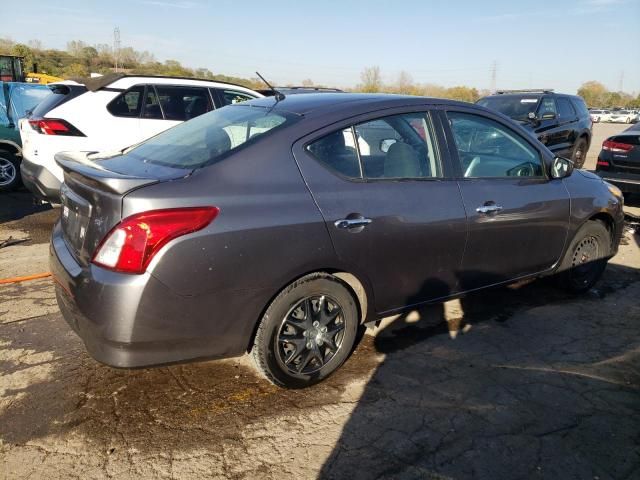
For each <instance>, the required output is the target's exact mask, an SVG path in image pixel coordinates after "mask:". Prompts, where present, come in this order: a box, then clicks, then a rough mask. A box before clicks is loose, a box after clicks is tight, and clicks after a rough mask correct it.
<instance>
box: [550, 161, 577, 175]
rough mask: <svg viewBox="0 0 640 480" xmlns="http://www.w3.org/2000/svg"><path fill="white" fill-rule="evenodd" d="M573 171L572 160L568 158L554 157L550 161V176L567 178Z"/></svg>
mask: <svg viewBox="0 0 640 480" xmlns="http://www.w3.org/2000/svg"><path fill="white" fill-rule="evenodd" d="M571 173H573V162H572V161H571V160H569V159H568V158H562V157H556V158H554V159H553V162H552V163H551V178H567V177H568V176H569V175H571Z"/></svg>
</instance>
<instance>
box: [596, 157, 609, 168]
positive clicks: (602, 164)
mask: <svg viewBox="0 0 640 480" xmlns="http://www.w3.org/2000/svg"><path fill="white" fill-rule="evenodd" d="M596 165H597V166H598V167H609V166H610V165H609V162H608V161H607V160H602V159H600V158H599V159H598V161H597V162H596Z"/></svg>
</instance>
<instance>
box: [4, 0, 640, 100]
mask: <svg viewBox="0 0 640 480" xmlns="http://www.w3.org/2000/svg"><path fill="white" fill-rule="evenodd" d="M0 11H2V12H3V13H2V17H3V20H2V27H1V28H0V36H8V37H10V38H11V39H13V40H15V41H19V42H27V41H28V40H31V39H39V40H41V41H42V42H43V44H44V45H45V46H47V47H53V48H64V47H65V45H66V42H67V41H69V40H84V41H85V42H87V43H89V44H96V43H112V42H113V29H114V27H115V26H118V27H119V28H120V36H121V43H122V46H132V47H134V48H135V49H137V50H149V51H150V52H151V53H153V54H154V55H155V56H156V58H157V59H159V60H161V61H164V60H166V59H175V60H178V61H180V62H181V63H183V64H184V65H186V66H189V67H206V68H209V69H210V70H211V71H213V72H214V73H224V74H228V75H239V76H243V77H251V76H255V75H254V73H253V72H255V71H256V70H259V71H260V73H262V74H263V75H265V76H266V77H267V78H269V79H272V80H273V82H274V83H276V84H286V83H300V82H301V81H302V80H303V79H305V78H311V79H312V80H314V81H315V82H316V83H322V84H326V85H331V86H337V87H349V86H354V85H355V84H357V83H358V82H359V80H360V72H361V71H362V69H363V68H365V67H367V66H372V65H378V66H379V67H380V68H381V71H382V74H383V77H384V80H385V81H389V82H391V81H393V80H394V79H395V78H396V77H397V76H398V74H399V72H400V71H402V70H405V71H407V72H408V73H409V74H410V75H411V76H412V78H413V80H414V81H416V82H422V83H435V84H440V85H444V86H453V85H460V84H465V85H469V86H474V87H477V88H488V87H490V85H491V70H492V64H493V62H494V61H495V62H496V64H497V74H496V84H497V87H498V88H530V87H544V88H555V89H556V90H558V91H566V92H569V93H572V92H575V91H576V89H577V88H578V87H579V86H580V84H581V83H582V82H584V81H587V80H598V81H600V82H602V83H604V84H605V85H606V86H607V87H608V88H609V89H611V90H617V89H618V88H619V85H620V79H621V76H623V89H624V91H627V92H635V94H638V93H640V0H537V1H515V0H512V1H507V0H477V1H471V0H458V1H456V0H448V1H439V0H419V1H413V0H411V1H409V0H406V1H404V0H366V1H362V0H351V1H350V0H341V1H337V0H320V1H293V0H290V1H285V0H266V1H265V0H262V1H259V2H257V1H254V0H242V1H239V0H236V1H233V0H218V1H206V0H109V1H92V0H84V1H77V0H76V1H74V2H63V1H57V2H51V1H50V0H46V1H44V0H43V1H39V0H30V1H22V2H21V1H16V0H0Z"/></svg>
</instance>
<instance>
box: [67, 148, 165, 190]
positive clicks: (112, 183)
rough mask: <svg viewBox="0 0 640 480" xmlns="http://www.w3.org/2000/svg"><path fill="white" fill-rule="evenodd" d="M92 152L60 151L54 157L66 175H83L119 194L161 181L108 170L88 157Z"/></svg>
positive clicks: (99, 185)
mask: <svg viewBox="0 0 640 480" xmlns="http://www.w3.org/2000/svg"><path fill="white" fill-rule="evenodd" d="M92 153H96V152H59V153H56V154H55V156H54V159H55V161H56V163H57V164H58V165H59V166H60V167H61V168H62V170H63V171H64V173H65V175H69V176H70V177H72V178H78V177H82V178H83V179H86V180H89V181H90V182H91V184H92V185H93V186H97V187H100V188H102V189H105V190H107V191H109V192H112V193H116V194H119V195H123V194H125V193H127V192H129V191H131V190H134V189H136V188H140V187H143V186H146V185H152V184H154V183H159V182H160V181H161V180H160V179H157V178H149V177H139V176H132V175H126V174H123V173H118V172H114V171H112V170H107V169H106V168H104V167H103V166H102V165H100V164H99V163H97V162H95V161H93V160H90V159H89V158H88V155H89V154H92Z"/></svg>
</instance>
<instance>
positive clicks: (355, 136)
mask: <svg viewBox="0 0 640 480" xmlns="http://www.w3.org/2000/svg"><path fill="white" fill-rule="evenodd" d="M349 128H350V130H351V137H352V138H353V143H354V145H355V148H356V156H357V157H358V169H359V170H360V177H359V178H358V180H360V181H362V180H365V181H366V178H364V170H363V168H362V156H361V155H360V142H359V141H358V133H357V132H356V127H355V125H351V127H349Z"/></svg>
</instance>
